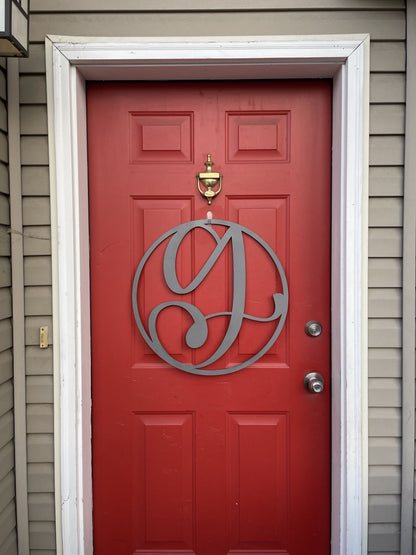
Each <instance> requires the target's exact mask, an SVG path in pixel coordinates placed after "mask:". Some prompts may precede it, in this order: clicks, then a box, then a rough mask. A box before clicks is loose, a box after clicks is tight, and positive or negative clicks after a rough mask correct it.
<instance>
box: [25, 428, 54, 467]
mask: <svg viewBox="0 0 416 555" xmlns="http://www.w3.org/2000/svg"><path fill="white" fill-rule="evenodd" d="M27 460H28V462H29V463H53V435H52V434H28V436H27Z"/></svg>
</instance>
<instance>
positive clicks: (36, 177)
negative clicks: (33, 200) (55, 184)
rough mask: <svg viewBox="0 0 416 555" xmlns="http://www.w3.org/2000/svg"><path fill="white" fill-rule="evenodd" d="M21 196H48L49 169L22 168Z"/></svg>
mask: <svg viewBox="0 0 416 555" xmlns="http://www.w3.org/2000/svg"><path fill="white" fill-rule="evenodd" d="M22 195H23V196H35V195H40V196H48V195H49V168H48V166H24V167H22Z"/></svg>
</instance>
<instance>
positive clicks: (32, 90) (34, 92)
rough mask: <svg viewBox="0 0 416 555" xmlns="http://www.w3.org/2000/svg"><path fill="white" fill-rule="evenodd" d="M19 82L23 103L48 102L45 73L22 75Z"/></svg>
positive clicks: (21, 101)
mask: <svg viewBox="0 0 416 555" xmlns="http://www.w3.org/2000/svg"><path fill="white" fill-rule="evenodd" d="M19 84H20V87H19V90H20V103H21V104H46V81H45V76H44V75H25V74H24V75H21V76H20V83H19Z"/></svg>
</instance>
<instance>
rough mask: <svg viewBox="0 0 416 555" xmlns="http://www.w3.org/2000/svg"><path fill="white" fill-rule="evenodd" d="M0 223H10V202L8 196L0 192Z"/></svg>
mask: <svg viewBox="0 0 416 555" xmlns="http://www.w3.org/2000/svg"><path fill="white" fill-rule="evenodd" d="M0 223H1V224H3V225H10V203H9V197H8V196H6V195H4V194H2V193H0Z"/></svg>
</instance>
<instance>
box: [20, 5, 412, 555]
mask: <svg viewBox="0 0 416 555" xmlns="http://www.w3.org/2000/svg"><path fill="white" fill-rule="evenodd" d="M68 6H70V7H68ZM31 12H32V14H31V24H30V38H31V50H30V58H29V59H26V60H21V61H20V95H21V97H20V101H21V134H22V138H21V146H22V166H23V167H22V189H23V195H24V199H23V218H24V221H23V223H24V230H25V237H24V255H25V260H24V268H25V305H26V345H27V346H26V361H27V376H28V377H27V394H28V457H29V468H28V477H29V478H28V479H29V482H28V483H29V494H30V499H29V504H30V522H31V523H30V532H31V535H30V539H31V549H32V550H34V551H33V553H34V554H35V553H37V551H36V550H39V552H38V553H40V552H41V551H40V550H42V553H43V552H45V553H53V550H54V543H53V541H52V540H53V534H54V522H53V512H52V510H51V503H52V494H53V427H52V409H53V405H52V403H53V398H52V347H50V348H49V349H47V350H45V351H40V350H39V348H38V347H37V343H38V332H39V326H40V325H49V326H51V323H52V320H51V289H50V287H51V261H50V227H49V226H50V220H49V204H48V203H49V200H48V195H49V182H48V178H49V174H48V156H47V154H48V152H47V137H46V134H47V117H46V86H45V75H44V72H45V61H44V46H43V42H44V38H45V35H46V34H52V35H60V34H62V35H77V36H81V35H82V36H109V37H111V36H131V37H135V36H173V35H175V36H191V35H192V36H194V35H210V34H214V35H218V36H220V35H248V36H252V35H279V34H282V35H295V34H341V33H353V34H357V33H370V34H371V77H370V101H371V106H370V133H371V137H370V174H369V177H370V180H369V181H370V183H369V185H370V199H369V200H370V203H369V206H370V208H369V210H370V212H369V225H370V229H369V288H370V289H369V347H370V352H369V434H370V439H369V537H368V552H369V553H372V554H374V555H377V554H381V553H383V555H393V554H396V553H398V552H399V550H400V488H401V466H400V465H401V411H400V407H401V344H402V340H401V330H402V326H401V316H402V313H401V297H402V291H401V285H402V239H403V233H402V223H403V222H402V208H403V207H402V202H403V201H402V197H403V152H404V117H405V83H406V81H405V58H406V52H405V38H406V37H405V32H406V31H405V15H406V14H405V2H404V0H343V1H341V0H259V1H258V2H251V1H249V0H212V1H211V2H209V3H208V2H205V1H204V2H202V0H174V1H172V0H120V2H118V3H114V2H112V1H110V0H100V1H98V0H72V1H71V3H70V4H69V3H68V2H67V1H66V0H32V2H31ZM50 335H51V334H50ZM29 416H30V417H29Z"/></svg>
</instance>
